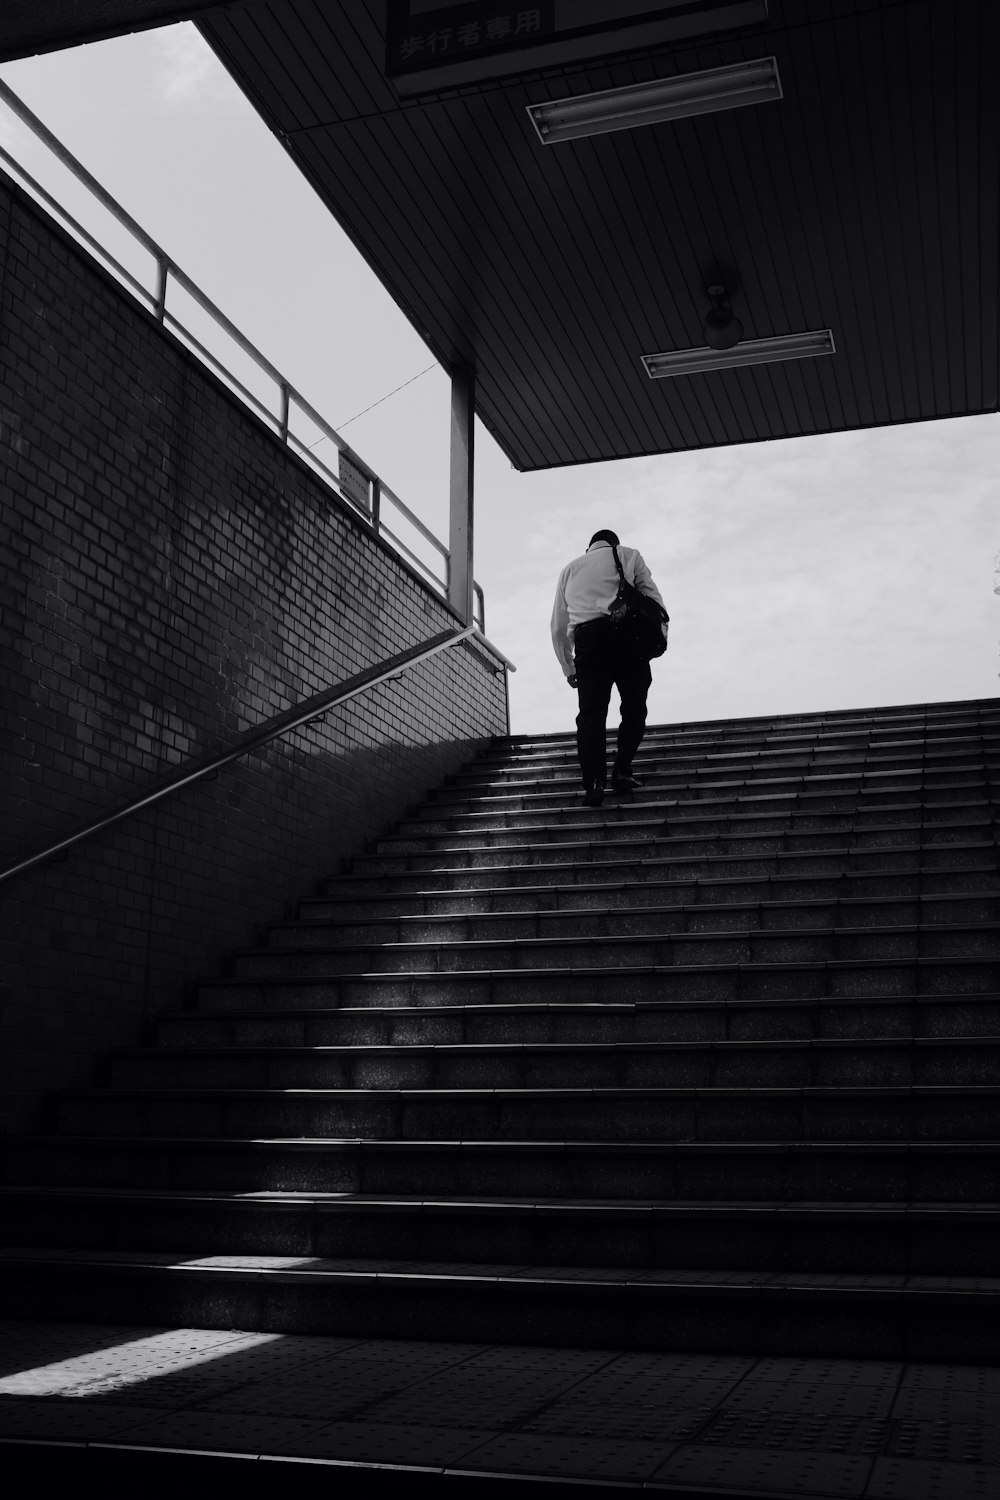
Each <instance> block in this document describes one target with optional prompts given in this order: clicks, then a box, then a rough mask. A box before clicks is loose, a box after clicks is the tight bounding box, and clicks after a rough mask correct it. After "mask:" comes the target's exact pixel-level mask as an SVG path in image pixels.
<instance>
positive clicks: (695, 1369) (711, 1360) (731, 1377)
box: [607, 1353, 760, 1385]
mask: <svg viewBox="0 0 1000 1500" xmlns="http://www.w3.org/2000/svg"><path fill="white" fill-rule="evenodd" d="M759 1363H760V1361H759V1360H756V1359H754V1358H753V1356H747V1355H740V1354H640V1353H632V1354H613V1355H610V1356H609V1363H608V1364H607V1373H608V1374H609V1375H611V1376H613V1377H615V1378H617V1377H619V1376H625V1377H627V1378H629V1379H633V1378H634V1379H645V1380H647V1381H649V1382H650V1384H651V1385H652V1384H655V1382H656V1381H658V1380H667V1381H669V1380H684V1381H688V1380H720V1381H728V1382H730V1383H733V1382H734V1381H736V1380H739V1379H741V1378H742V1377H743V1376H745V1375H749V1374H750V1373H751V1372H752V1371H753V1370H754V1369H755V1368H756V1366H757V1365H758V1364H759Z"/></svg>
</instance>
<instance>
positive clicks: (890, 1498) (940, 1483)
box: [865, 1458, 1000, 1500]
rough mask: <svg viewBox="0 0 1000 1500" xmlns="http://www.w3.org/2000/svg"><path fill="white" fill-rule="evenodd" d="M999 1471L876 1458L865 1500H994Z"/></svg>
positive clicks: (999, 1490) (998, 1487)
mask: <svg viewBox="0 0 1000 1500" xmlns="http://www.w3.org/2000/svg"><path fill="white" fill-rule="evenodd" d="M998 1494H1000V1469H997V1468H994V1467H992V1466H990V1467H986V1466H985V1465H982V1464H947V1463H941V1464H938V1463H928V1462H926V1460H923V1459H919V1458H878V1459H876V1460H875V1465H874V1468H873V1469H872V1477H871V1480H870V1481H869V1484H868V1488H867V1490H866V1491H865V1500H996V1497H997V1495H998Z"/></svg>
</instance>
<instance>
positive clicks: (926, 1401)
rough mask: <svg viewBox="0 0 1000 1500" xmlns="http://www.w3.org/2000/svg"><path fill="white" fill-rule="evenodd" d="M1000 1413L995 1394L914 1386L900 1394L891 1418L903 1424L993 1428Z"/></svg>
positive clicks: (897, 1396) (893, 1407)
mask: <svg viewBox="0 0 1000 1500" xmlns="http://www.w3.org/2000/svg"><path fill="white" fill-rule="evenodd" d="M998 1412H1000V1395H998V1394H997V1393H996V1392H995V1391H983V1390H961V1389H957V1390H956V1389H955V1388H954V1387H951V1388H948V1387H942V1388H940V1389H938V1390H936V1391H935V1390H926V1389H925V1390H920V1389H914V1388H913V1387H912V1386H911V1387H909V1388H908V1389H904V1390H901V1391H899V1392H898V1393H897V1395H896V1399H895V1401H894V1402H893V1405H892V1415H893V1416H894V1417H898V1418H899V1420H900V1421H902V1422H938V1421H941V1422H967V1423H972V1424H975V1425H981V1426H984V1427H985V1426H992V1425H994V1424H995V1423H996V1421H997V1413H998Z"/></svg>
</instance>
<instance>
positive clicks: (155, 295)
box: [0, 80, 486, 630]
mask: <svg viewBox="0 0 1000 1500" xmlns="http://www.w3.org/2000/svg"><path fill="white" fill-rule="evenodd" d="M0 100H2V101H3V102H4V103H5V104H6V105H7V107H8V109H10V111H11V112H12V114H14V115H16V116H17V118H18V119H19V120H20V121H21V122H22V123H23V124H24V125H26V126H27V127H28V129H29V130H30V131H31V132H32V134H33V135H34V136H36V137H37V139H38V140H40V141H41V142H42V143H43V144H44V145H45V146H46V147H47V148H48V149H49V151H51V153H52V154H53V156H54V157H55V158H56V160H57V161H59V162H61V163H62V165H63V166H64V167H65V168H66V169H67V171H69V172H70V173H71V174H72V175H73V176H74V177H75V178H76V180H77V181H78V182H80V183H82V184H83V186H84V187H85V188H87V189H88V191H89V192H90V193H91V194H92V196H93V197H94V198H96V199H97V201H98V202H99V203H100V204H101V205H102V206H103V207H104V208H105V209H106V210H107V211H108V213H110V214H111V216H112V217H113V218H114V219H116V220H117V221H118V223H119V224H121V226H122V227H123V228H124V229H126V230H127V231H128V232H129V234H131V236H132V237H133V239H134V240H136V241H137V242H138V244H139V245H141V246H142V248H143V249H144V250H145V251H146V252H147V253H148V254H149V255H150V256H152V258H153V260H154V261H155V263H156V288H155V291H150V290H149V289H148V288H146V287H145V286H144V285H143V283H142V282H141V281H140V280H139V279H138V278H137V277H136V276H133V274H132V273H131V271H129V270H127V269H126V267H125V266H123V265H122V264H121V262H120V261H119V260H118V259H117V258H116V257H115V256H114V255H113V254H112V252H111V251H110V250H108V249H107V248H106V247H105V246H103V245H102V244H101V243H100V241H99V240H98V239H97V238H95V236H94V235H92V234H91V233H90V231H89V230H87V229H85V228H84V226H83V225H82V224H80V223H79V221H78V220H77V219H75V218H74V217H73V215H72V214H71V213H69V211H68V210H67V209H65V208H64V207H63V206H62V204H60V203H59V202H58V201H57V200H56V199H55V198H54V197H53V196H52V194H51V193H49V192H48V191H47V190H46V189H45V188H44V187H43V186H42V185H41V183H39V182H38V181H36V179H35V178H34V177H32V175H31V174H30V173H29V172H28V171H27V170H26V169H25V168H24V167H23V166H22V165H21V163H20V162H19V161H18V160H17V159H16V158H15V157H14V156H12V155H11V154H10V152H8V151H6V150H5V149H4V148H3V147H2V146H0V161H2V162H4V163H6V164H7V165H8V166H10V167H12V168H13V170H14V171H15V172H17V174H18V175H19V176H20V177H21V178H22V179H23V181H24V182H25V183H26V184H28V185H29V186H30V188H31V190H32V192H33V193H35V194H37V195H38V197H39V198H40V199H41V200H42V202H43V203H44V204H45V205H46V206H47V207H49V208H51V209H52V210H53V211H54V212H55V213H56V214H58V215H59V217H60V218H61V219H62V220H63V221H64V222H65V223H66V224H67V225H68V226H69V227H70V228H71V229H72V231H73V233H74V234H75V235H77V236H79V238H80V239H81V240H82V241H83V243H84V244H86V245H87V246H89V248H90V249H92V250H94V251H95V252H96V253H97V254H98V255H99V256H101V258H102V259H103V260H104V261H105V262H106V263H107V264H108V265H109V266H110V267H112V268H113V270H114V272H115V274H116V276H118V277H120V278H121V280H122V281H123V282H124V283H125V284H126V285H127V286H128V287H129V288H130V290H132V291H133V292H135V293H136V294H137V295H138V296H139V297H140V298H142V299H143V300H144V301H145V302H147V303H148V304H149V306H150V308H151V310H152V312H153V314H154V316H155V317H156V318H157V320H158V321H159V322H160V323H161V324H162V325H163V326H164V327H165V328H168V329H169V330H171V331H173V332H175V333H177V334H178V335H180V336H182V339H183V341H184V342H185V344H186V345H187V346H188V347H189V348H191V349H192V350H193V351H194V352H195V353H197V355H198V356H199V358H201V359H203V360H205V362H206V363H207V364H209V365H210V366H211V367H213V368H214V369H215V370H216V371H217V373H218V374H219V375H220V376H221V377H222V378H223V379H224V380H225V381H226V382H227V383H228V384H229V385H230V386H231V387H233V388H234V389H235V390H236V391H237V393H238V394H239V396H240V398H241V400H243V401H244V402H246V404H247V405H248V406H249V407H250V408H251V409H252V410H253V411H255V412H257V414H258V415H259V416H260V417H262V418H263V419H264V420H265V421H266V422H268V423H270V424H271V425H272V426H273V427H274V428H275V430H276V435H277V436H278V437H279V438H280V440H281V441H282V442H283V443H284V444H285V446H286V447H287V448H290V449H291V450H292V451H293V452H296V453H297V454H298V455H299V456H300V457H301V458H302V459H303V460H305V461H306V462H308V463H309V465H310V467H311V468H312V469H313V470H314V471H315V472H317V473H318V474H319V476H320V478H321V479H323V481H324V482H325V483H328V484H329V486H330V488H331V489H332V490H333V492H334V493H335V494H336V495H337V497H338V498H339V499H340V500H341V501H342V502H343V503H344V504H345V505H348V506H350V508H351V510H352V511H355V512H356V513H357V514H358V515H360V516H361V517H362V518H363V519H364V520H365V522H366V523H367V524H368V525H369V526H370V527H371V528H372V530H373V532H374V533H375V535H376V536H378V537H380V538H382V539H383V540H388V541H389V545H390V546H391V547H392V548H393V550H395V551H396V552H398V553H399V554H400V555H401V556H402V557H403V558H404V560H405V561H407V562H409V563H410V565H411V566H414V567H416V568H417V570H418V571H419V572H420V574H421V575H422V576H423V577H424V579H425V581H427V582H429V583H430V584H431V586H432V587H433V588H435V589H436V590H437V591H439V592H440V593H441V594H442V597H445V598H447V589H448V580H447V576H445V578H444V579H441V578H439V577H438V576H437V574H436V573H435V572H434V570H433V568H432V567H431V566H430V565H429V564H428V563H427V562H425V561H424V560H423V559H422V558H420V557H418V556H417V555H416V553H414V552H412V551H411V549H410V548H409V547H407V546H406V545H405V544H404V543H403V542H401V541H400V539H399V538H398V537H396V536H394V535H393V533H392V532H391V531H389V529H388V527H386V526H385V525H384V524H383V523H382V521H381V518H380V508H381V503H382V502H383V501H388V502H389V504H390V505H392V506H393V508H394V509H395V510H396V511H397V512H398V513H399V515H400V516H402V517H403V519H404V520H405V521H406V522H407V523H408V524H409V525H410V526H412V527H413V529H414V530H415V531H416V532H417V534H418V535H419V536H420V537H422V538H423V540H424V541H425V542H427V543H428V545H429V546H430V547H432V548H433V549H434V551H435V552H436V553H437V554H438V555H439V557H440V558H442V559H443V561H444V566H445V570H446V574H447V569H448V565H449V562H450V554H449V551H448V548H447V547H446V546H445V545H444V544H443V542H441V541H439V539H438V538H437V537H436V536H435V535H434V534H433V532H431V531H430V530H429V529H428V528H427V527H426V526H425V525H424V523H423V522H422V521H421V520H420V519H419V517H418V516H416V515H414V513H413V511H411V510H410V508H409V507H408V506H407V505H405V504H404V502H403V501H402V500H401V499H400V498H399V496H398V495H397V494H396V493H395V491H394V490H392V489H391V488H390V487H389V485H387V484H386V483H385V481H384V480H382V479H381V478H380V477H379V476H378V475H377V474H376V473H375V471H374V469H372V468H371V467H370V466H369V465H368V464H366V463H365V461H364V459H363V458H361V457H360V455H359V454H357V453H355V451H354V449H353V448H352V447H351V446H350V444H349V443H347V442H345V440H344V438H342V437H341V435H340V433H339V432H337V430H336V429H335V428H334V427H332V426H331V425H330V423H329V422H328V421H327V420H326V418H325V417H323V416H321V415H320V413H319V412H318V411H317V410H316V408H315V407H314V406H312V405H311V403H310V402H308V401H307V400H306V399H305V397H304V396H303V395H302V394H301V392H299V391H297V390H296V389H295V387H294V386H293V385H292V384H291V383H290V382H289V381H288V380H286V379H285V377H284V375H283V374H282V373H281V371H280V370H279V369H278V368H277V367H276V366H275V365H273V364H272V363H271V361H270V360H269V359H268V358H267V356H266V355H264V354H262V353H261V351H260V350H259V349H258V348H257V347H256V345H255V344H253V343H251V341H250V340H249V339H248V338H247V337H246V335H245V334H244V333H242V332H241V331H240V330H239V329H238V328H237V327H236V325H235V323H233V322H232V321H231V320H230V319H229V318H227V317H226V314H225V313H224V312H223V311H222V310H221V308H219V307H217V306H216V304H215V303H214V302H213V301H212V300H211V298H210V297H208V296H207V295H206V294H205V293H204V292H203V291H202V290H201V288H200V287H199V286H197V285H196V284H195V282H193V281H192V280H191V278H190V277H189V276H188V275H187V274H186V273H185V272H184V271H182V270H181V268H180V266H178V265H177V264H176V262H175V261H173V260H172V259H171V257H170V256H169V255H168V254H167V252H166V251H165V250H164V249H163V248H162V247H161V246H160V245H159V244H157V242H156V241H155V240H154V239H153V238H152V236H151V235H149V234H147V233H146V231H145V230H144V229H143V228H142V226H141V224H139V223H137V221H136V220H135V219H133V217H132V215H131V214H130V213H129V212H128V210H127V209H125V208H123V207H122V205H121V204H120V203H119V202H118V201H117V199H116V198H114V197H112V195H111V194H110V193H109V192H108V190H107V189H106V188H105V187H103V186H102V184H101V183H100V182H98V180H97V178H96V177H94V176H93V174H92V173H91V172H89V171H88V170H87V168H86V167H85V166H84V165H83V163H82V162H81V161H78V160H77V158H76V157H75V156H74V155H73V154H72V152H71V151H69V150H67V148H66V147H65V146H64V145H63V143H62V141H60V140H59V138H58V136H56V135H53V133H52V131H51V130H49V128H48V126H46V125H45V124H43V122H42V121H41V120H40V119H39V118H38V116H37V115H36V114H34V113H33V112H32V111H31V110H30V109H29V108H28V106H27V105H26V104H25V103H24V101H23V100H22V99H21V98H19V96H18V95H17V94H15V93H14V91H13V89H11V88H10V87H9V86H8V85H7V84H6V83H4V82H3V81H2V80H0ZM171 281H172V282H174V283H176V284H177V286H179V287H180V288H182V290H183V291H185V292H186V293H187V295H188V296H189V297H190V298H191V299H192V301H193V302H195V303H196V304H197V305H198V306H199V307H200V308H201V310H202V311H203V312H205V313H207V314H208V316H209V317H210V318H211V319H212V321H213V322H214V323H216V324H217V325H218V326H219V327H220V328H221V329H222V330H223V331H224V333H225V334H226V335H227V336H228V337H229V338H230V339H232V341H233V343H234V344H235V345H236V346H237V348H239V349H241V350H242V351H243V353H244V354H245V355H247V357H248V358H249V359H250V360H251V361H252V362H253V363H254V364H255V365H256V366H257V368H258V369H259V370H261V371H262V372H263V373H264V374H265V375H266V376H268V377H269V379H270V380H272V381H273V382H274V384H275V386H276V387H277V396H278V408H279V409H278V412H277V413H275V412H273V411H271V410H270V408H269V407H268V406H267V405H266V404H265V403H264V402H263V401H261V400H260V399H259V397H257V396H255V395H254V393H253V392H252V391H250V390H249V389H248V388H247V386H246V385H245V384H244V383H243V381H242V380H240V378H239V376H238V375H236V374H235V373H234V372H233V371H232V370H230V369H228V368H227V366H226V365H225V364H224V363H223V361H222V360H220V359H219V358H218V357H217V356H216V355H214V354H213V353H212V352H211V351H210V350H209V349H207V348H206V347H205V345H204V344H203V343H202V342H201V340H200V339H199V338H198V337H197V335H196V334H194V333H192V332H191V331H190V329H188V328H186V327H185V326H184V324H183V323H182V322H181V321H180V319H179V318H178V317H176V316H175V315H174V313H173V312H171V310H170V309H169V308H168V307H167V290H168V286H169V284H170V283H171ZM293 402H294V404H295V406H296V407H297V408H298V410H299V411H300V412H301V413H302V415H303V416H304V417H306V418H307V419H308V421H309V422H311V423H312V424H313V426H314V427H315V428H316V429H317V430H318V431H319V432H321V433H322V435H323V436H322V438H320V439H318V440H317V441H318V442H322V441H323V438H328V439H329V440H330V442H332V443H333V444H334V446H335V447H336V448H337V449H338V452H339V453H340V455H341V456H342V457H343V458H344V459H346V460H347V461H348V462H349V463H350V464H351V465H352V466H353V467H354V468H355V469H357V470H358V471H359V472H360V473H361V474H362V476H363V477H364V479H365V481H366V484H367V487H368V501H367V504H363V503H361V501H359V500H358V499H357V498H356V497H355V496H354V495H352V494H351V493H350V491H349V490H348V489H347V488H346V487H345V484H344V482H343V477H342V475H338V474H335V473H334V471H333V470H332V469H331V468H330V467H329V465H328V464H325V463H324V462H323V460H322V459H320V458H318V457H317V456H316V454H315V453H313V452H312V447H313V446H314V445H310V444H309V443H306V442H305V441H303V439H302V438H301V437H298V436H297V435H296V434H295V433H294V432H292V431H290V429H289V413H290V408H291V405H292V403H293ZM474 587H475V594H476V598H477V599H478V600H479V602H480V616H479V620H478V622H477V623H478V624H479V627H480V629H481V630H484V629H485V628H486V620H485V611H484V608H483V591H482V589H481V588H480V587H479V585H478V584H476V585H474Z"/></svg>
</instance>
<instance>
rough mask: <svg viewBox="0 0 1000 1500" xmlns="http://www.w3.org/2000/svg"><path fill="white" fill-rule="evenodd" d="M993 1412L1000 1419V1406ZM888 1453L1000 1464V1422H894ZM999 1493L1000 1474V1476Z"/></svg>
mask: <svg viewBox="0 0 1000 1500" xmlns="http://www.w3.org/2000/svg"><path fill="white" fill-rule="evenodd" d="M992 1415H993V1417H994V1418H995V1419H997V1420H998V1421H1000V1405H998V1403H994V1406H993V1412H992ZM891 1426H892V1429H893V1430H892V1439H891V1441H890V1442H889V1443H888V1444H887V1446H886V1449H885V1452H886V1453H887V1454H891V1455H892V1456H893V1457H895V1458H924V1459H927V1458H930V1459H939V1460H947V1461H948V1462H954V1463H970V1464H994V1465H996V1466H998V1467H1000V1425H998V1426H995V1427H986V1426H979V1425H978V1424H976V1423H970V1422H945V1421H937V1422H893V1423H892V1424H891ZM997 1493H998V1494H1000V1475H998V1476H997Z"/></svg>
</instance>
